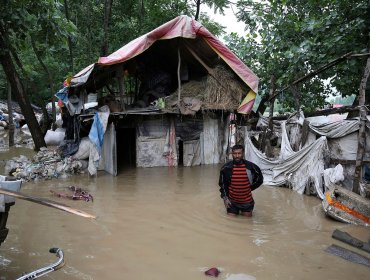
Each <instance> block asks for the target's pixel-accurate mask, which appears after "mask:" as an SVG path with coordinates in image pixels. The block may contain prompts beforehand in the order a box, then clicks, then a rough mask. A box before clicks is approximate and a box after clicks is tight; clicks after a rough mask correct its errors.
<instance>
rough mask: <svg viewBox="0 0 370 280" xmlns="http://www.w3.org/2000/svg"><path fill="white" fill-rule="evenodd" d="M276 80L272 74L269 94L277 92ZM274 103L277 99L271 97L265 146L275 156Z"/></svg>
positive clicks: (267, 151) (267, 152)
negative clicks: (273, 139) (273, 143)
mask: <svg viewBox="0 0 370 280" xmlns="http://www.w3.org/2000/svg"><path fill="white" fill-rule="evenodd" d="M275 82H276V78H275V76H274V75H272V76H271V79H270V93H269V96H272V95H274V93H275V89H276V86H275ZM274 103H275V100H274V99H271V100H270V110H269V124H268V128H267V132H266V148H265V152H266V155H267V156H268V157H272V156H273V153H272V147H271V137H272V134H273V132H274V125H273V120H272V117H273V115H274Z"/></svg>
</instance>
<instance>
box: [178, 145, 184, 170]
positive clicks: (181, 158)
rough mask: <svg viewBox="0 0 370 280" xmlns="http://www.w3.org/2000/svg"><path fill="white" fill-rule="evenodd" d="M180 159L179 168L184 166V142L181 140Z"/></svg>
mask: <svg viewBox="0 0 370 280" xmlns="http://www.w3.org/2000/svg"><path fill="white" fill-rule="evenodd" d="M178 144H179V158H178V162H177V164H178V166H184V142H183V141H182V140H179V142H178Z"/></svg>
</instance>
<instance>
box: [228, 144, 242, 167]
mask: <svg viewBox="0 0 370 280" xmlns="http://www.w3.org/2000/svg"><path fill="white" fill-rule="evenodd" d="M231 155H232V156H233V161H234V162H236V163H239V162H241V160H242V159H243V158H244V146H242V145H235V146H233V147H232V148H231Z"/></svg>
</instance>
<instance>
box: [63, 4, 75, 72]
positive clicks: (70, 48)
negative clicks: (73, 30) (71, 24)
mask: <svg viewBox="0 0 370 280" xmlns="http://www.w3.org/2000/svg"><path fill="white" fill-rule="evenodd" d="M64 12H65V15H66V19H67V20H68V21H69V9H68V0H64ZM68 49H69V69H70V71H71V73H72V74H73V73H74V67H73V48H72V39H71V36H69V35H68Z"/></svg>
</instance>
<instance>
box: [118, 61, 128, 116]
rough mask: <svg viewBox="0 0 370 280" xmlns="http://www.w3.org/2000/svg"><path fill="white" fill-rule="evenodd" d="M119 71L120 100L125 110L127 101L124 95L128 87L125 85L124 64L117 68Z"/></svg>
mask: <svg viewBox="0 0 370 280" xmlns="http://www.w3.org/2000/svg"><path fill="white" fill-rule="evenodd" d="M117 72H118V87H119V96H120V102H121V109H122V111H124V110H125V101H124V96H125V93H126V87H125V79H124V77H123V66H120V67H119V68H118V70H117Z"/></svg>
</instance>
